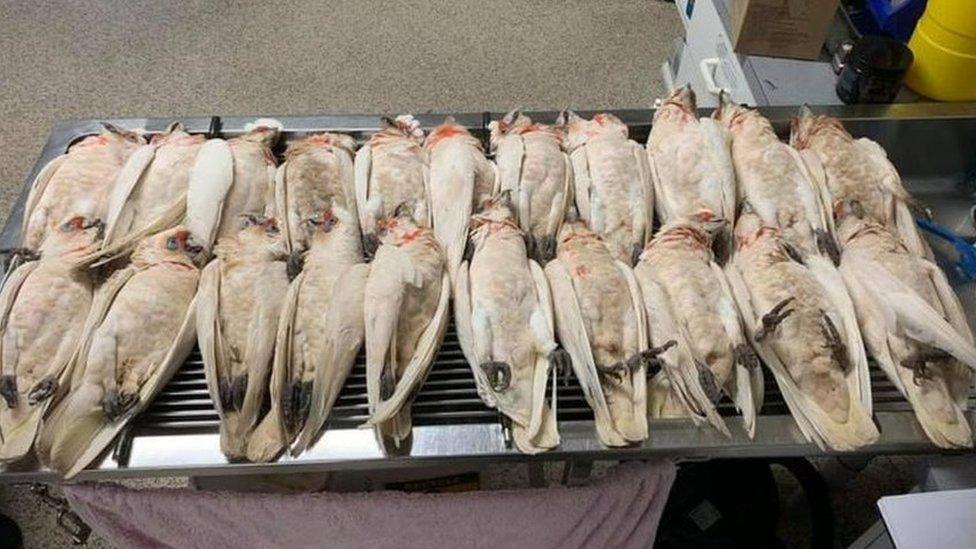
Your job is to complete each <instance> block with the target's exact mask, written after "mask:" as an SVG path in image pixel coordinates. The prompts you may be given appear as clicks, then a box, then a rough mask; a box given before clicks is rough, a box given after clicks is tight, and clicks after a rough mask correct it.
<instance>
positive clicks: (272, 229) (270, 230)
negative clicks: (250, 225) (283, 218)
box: [265, 223, 281, 234]
mask: <svg viewBox="0 0 976 549" xmlns="http://www.w3.org/2000/svg"><path fill="white" fill-rule="evenodd" d="M265 231H267V232H268V234H278V233H280V232H281V229H279V228H278V225H277V224H275V223H270V224H268V226H267V227H266V228H265Z"/></svg>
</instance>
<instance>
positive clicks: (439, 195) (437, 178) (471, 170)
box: [429, 141, 475, 277]
mask: <svg viewBox="0 0 976 549" xmlns="http://www.w3.org/2000/svg"><path fill="white" fill-rule="evenodd" d="M440 147H448V149H446V150H439V151H438V153H439V154H437V155H435V156H434V158H433V159H432V160H431V164H430V185H429V188H430V194H429V196H430V202H431V207H432V208H431V209H432V212H431V213H432V215H433V220H434V237H435V238H437V241H438V242H439V243H440V245H441V248H443V249H444V251H445V254H446V256H447V267H448V271H449V273H450V275H451V277H454V276H455V273H456V272H457V269H458V267H459V266H460V265H461V260H462V257H463V256H464V248H465V245H466V244H467V241H468V221H469V220H470V219H471V203H472V201H473V199H474V198H473V197H474V179H475V166H474V162H473V160H474V158H473V155H472V154H471V152H470V151H469V150H468V149H469V148H470V145H467V144H465V143H458V142H456V141H455V142H445V143H442V144H441V145H440Z"/></svg>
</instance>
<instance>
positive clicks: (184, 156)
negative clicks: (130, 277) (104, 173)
mask: <svg viewBox="0 0 976 549" xmlns="http://www.w3.org/2000/svg"><path fill="white" fill-rule="evenodd" d="M205 141H206V138H205V137H204V136H202V135H190V134H188V133H187V132H185V131H184V130H183V127H182V126H181V125H180V124H179V123H175V124H173V125H172V126H170V127H169V129H168V130H167V131H166V132H165V133H162V134H158V135H155V136H153V138H152V140H151V141H150V143H149V144H148V145H143V146H142V147H140V148H139V149H138V150H136V151H135V152H134V153H133V154H132V156H130V157H129V160H128V162H126V164H125V166H123V167H122V170H121V172H120V173H119V176H118V178H117V179H116V180H115V184H114V186H113V188H112V192H111V196H110V197H109V203H108V214H107V216H106V218H105V239H104V240H103V241H102V249H101V251H100V256H103V257H111V256H116V255H123V254H124V253H125V252H126V251H128V250H129V249H130V248H131V247H132V246H134V245H135V244H136V243H137V242H139V241H141V240H142V239H143V238H145V237H146V236H148V235H151V234H154V233H156V232H158V231H162V230H165V229H169V228H171V227H173V226H175V225H177V224H179V223H180V222H181V221H182V220H183V218H184V216H185V214H186V202H187V199H186V195H187V189H188V187H189V185H190V179H191V171H193V169H194V165H195V162H196V159H197V153H199V152H200V149H201V147H202V146H203V144H204V142H205ZM224 145H226V143H225V144H224ZM213 147H214V149H216V150H217V151H218V152H217V153H216V154H215V155H213V157H212V158H214V160H215V161H217V162H219V164H220V168H217V169H215V171H223V172H224V173H226V168H227V166H228V165H230V163H231V162H233V161H232V160H231V159H230V153H229V151H226V150H224V147H221V146H220V144H215V145H214V146H213ZM219 151H223V154H222V153H221V152H219ZM205 172H206V173H207V175H210V173H209V172H210V170H205ZM224 179H225V181H224V184H222V185H221V187H222V188H221V189H219V191H225V190H226V177H225V178H224ZM220 194H221V195H222V194H223V192H220ZM208 204H209V202H208ZM204 237H205V235H204ZM198 238H201V237H198ZM90 259H98V258H97V257H94V258H90Z"/></svg>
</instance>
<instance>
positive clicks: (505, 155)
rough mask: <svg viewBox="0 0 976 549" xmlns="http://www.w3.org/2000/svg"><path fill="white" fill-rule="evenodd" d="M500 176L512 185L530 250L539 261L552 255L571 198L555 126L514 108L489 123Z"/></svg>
mask: <svg viewBox="0 0 976 549" xmlns="http://www.w3.org/2000/svg"><path fill="white" fill-rule="evenodd" d="M488 129H489V130H490V131H491V146H492V149H494V151H495V162H497V164H498V173H499V176H500V178H501V185H500V190H502V191H511V193H512V199H513V201H514V202H515V204H516V208H515V214H516V218H517V219H518V224H519V227H520V228H521V229H522V231H523V232H525V234H526V236H527V237H528V241H529V255H530V256H531V257H533V258H535V259H536V261H539V262H541V263H545V262H547V261H549V260H550V259H552V258H553V257H555V256H556V235H558V234H559V228H560V227H561V226H562V223H563V218H564V217H565V215H566V209H567V208H568V207H570V206H571V205H572V204H573V191H574V188H573V166H572V163H571V162H570V160H569V155H567V154H566V150H565V147H564V146H563V134H562V131H561V129H560V128H557V127H554V126H548V125H546V124H539V123H535V122H533V121H532V119H531V118H529V117H528V116H526V115H524V114H522V113H521V112H519V111H518V110H514V111H512V112H510V113H508V114H506V115H505V117H504V118H502V119H501V120H495V121H493V122H491V123H489V124H488Z"/></svg>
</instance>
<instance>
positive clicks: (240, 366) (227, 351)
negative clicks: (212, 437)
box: [196, 214, 288, 460]
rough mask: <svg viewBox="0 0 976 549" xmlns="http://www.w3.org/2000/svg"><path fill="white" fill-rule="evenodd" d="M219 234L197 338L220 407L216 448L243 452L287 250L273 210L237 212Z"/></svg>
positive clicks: (233, 454)
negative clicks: (227, 230) (267, 213)
mask: <svg viewBox="0 0 976 549" xmlns="http://www.w3.org/2000/svg"><path fill="white" fill-rule="evenodd" d="M238 223H239V225H240V229H239V230H238V233H237V234H236V235H234V236H231V237H225V238H222V239H221V240H220V242H219V243H218V244H217V247H216V248H215V249H214V251H215V253H216V255H217V259H216V261H212V262H210V264H209V265H207V267H206V268H205V269H204V270H203V273H202V274H201V277H200V288H199V291H198V293H197V313H196V321H197V342H198V343H199V346H200V353H201V355H202V356H203V365H204V372H205V373H206V376H207V387H208V389H209V390H210V396H211V397H212V398H213V400H214V403H215V404H216V408H217V413H218V414H219V415H220V449H221V451H222V452H223V453H224V455H226V456H227V457H228V458H230V459H232V460H239V459H241V458H243V457H244V456H245V455H246V451H247V446H248V441H249V440H250V438H251V432H252V430H253V429H254V427H255V426H256V425H257V423H258V421H259V420H260V419H261V414H262V409H261V408H262V405H263V403H264V400H265V398H266V397H267V394H268V380H269V378H270V377H271V376H270V374H271V365H272V359H273V357H274V351H275V335H276V333H277V329H278V317H279V314H280V312H281V308H282V302H283V301H284V297H285V292H287V290H288V274H287V272H286V271H287V268H286V262H285V259H286V258H287V256H288V251H287V248H286V246H285V242H284V236H283V235H282V234H281V230H280V229H279V228H278V222H277V220H275V219H274V218H266V217H261V216H256V215H253V214H244V215H243V216H241V217H240V218H239V219H238Z"/></svg>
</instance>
